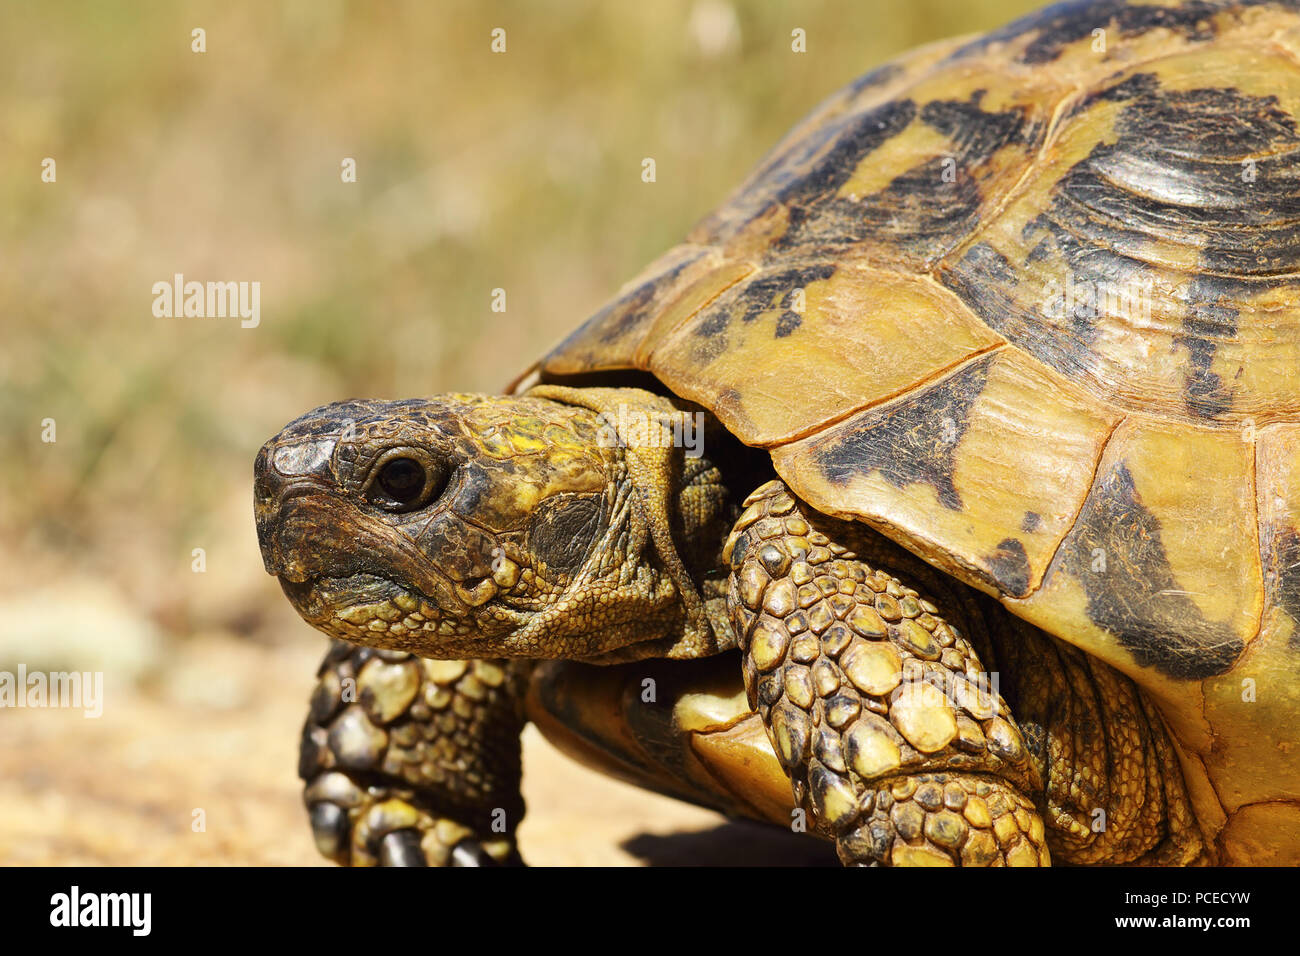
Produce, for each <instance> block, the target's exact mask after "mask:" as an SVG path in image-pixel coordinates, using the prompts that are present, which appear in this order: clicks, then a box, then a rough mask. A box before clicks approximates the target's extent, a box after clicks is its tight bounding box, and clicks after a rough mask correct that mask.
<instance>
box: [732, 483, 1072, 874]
mask: <svg viewBox="0 0 1300 956" xmlns="http://www.w3.org/2000/svg"><path fill="white" fill-rule="evenodd" d="M746 504H747V506H748V507H747V510H746V511H745V513H744V514H742V515H741V517H740V519H739V520H738V522H737V524H736V527H735V530H734V531H733V532H732V536H731V539H730V540H729V541H728V544H727V550H726V552H724V560H726V561H729V563H730V567H731V571H732V576H731V593H730V598H729V606H730V609H731V617H732V623H733V626H734V627H735V629H736V634H737V637H738V638H739V640H740V646H741V649H742V651H743V653H744V678H745V687H746V689H747V691H748V693H749V698H750V703H751V706H754V707H755V708H756V709H757V711H758V713H759V714H760V716H761V717H762V718H763V720H764V722H765V723H766V725H767V727H768V734H769V736H770V738H771V740H772V744H773V746H774V747H775V749H776V753H777V757H778V759H779V760H780V761H781V764H782V766H783V767H784V768H785V770H786V772H787V773H789V774H790V778H791V780H792V782H793V784H794V798H795V803H796V805H798V806H800V807H802V808H804V810H805V811H806V812H808V813H809V814H811V816H812V818H813V820H814V822H815V824H816V825H817V826H818V827H819V828H820V829H821V830H822V831H823V832H825V833H826V834H827V835H828V836H831V837H832V838H833V839H834V840H835V841H836V845H837V848H838V852H839V855H840V859H841V861H842V862H844V863H845V864H859V865H882V864H883V865H947V866H951V865H954V864H961V865H994V866H999V865H1028V866H1038V865H1046V864H1047V863H1048V862H1049V854H1048V850H1047V844H1046V841H1045V838H1044V827H1043V821H1042V818H1041V817H1040V816H1039V813H1038V811H1037V809H1036V808H1035V801H1034V799H1032V797H1037V796H1039V795H1040V794H1041V790H1042V782H1041V780H1040V778H1039V774H1038V771H1037V769H1036V767H1035V766H1034V764H1033V762H1032V761H1031V759H1030V755H1029V753H1028V751H1027V750H1026V748H1025V745H1024V741H1023V739H1022V737H1021V734H1020V730H1019V728H1018V727H1017V725H1016V722H1015V720H1014V719H1013V718H1012V717H1011V714H1010V712H1009V711H1008V709H1007V707H1006V704H1005V703H1004V702H1003V700H1002V699H1001V697H1000V696H998V695H997V694H996V693H995V692H993V691H992V690H991V683H992V681H991V679H990V677H989V676H988V675H986V674H985V672H984V667H983V664H982V663H981V661H980V658H979V656H978V655H977V653H976V650H975V649H974V648H973V647H972V646H971V644H970V642H968V641H967V639H966V638H965V637H964V636H963V635H962V633H961V632H960V631H959V630H958V628H957V627H956V626H954V621H956V620H962V618H961V617H960V615H961V614H962V605H961V600H960V599H958V598H949V599H948V600H945V599H944V598H943V597H941V596H940V593H939V591H941V590H942V587H941V585H939V584H938V576H937V575H935V574H934V573H933V572H932V571H927V569H925V568H922V567H921V565H922V562H920V561H919V560H917V559H915V558H912V557H911V556H909V555H907V554H906V553H905V552H904V551H902V549H899V548H896V547H894V546H893V545H891V544H890V543H889V542H887V541H885V540H884V539H883V538H881V537H880V536H878V535H874V534H873V533H872V532H870V531H868V530H867V529H865V528H862V527H861V526H858V525H855V524H853V523H850V522H843V521H836V520H834V519H828V518H826V517H824V516H823V515H820V514H818V513H817V512H816V511H815V510H814V509H812V508H809V507H806V506H804V505H803V504H802V503H801V502H799V501H798V500H797V499H796V498H795V497H794V496H793V495H792V494H791V493H790V492H788V491H787V490H786V488H785V486H784V485H783V484H782V483H781V482H769V483H768V484H766V485H764V486H763V487H762V488H760V489H759V490H758V491H756V492H755V493H754V494H753V495H751V496H750V497H749V499H748V500H747V502H746ZM850 548H852V549H853V550H850ZM920 582H933V583H934V584H935V588H937V590H936V589H932V588H930V587H928V586H927V585H926V584H923V587H926V590H927V591H928V592H929V593H927V594H922V593H920V591H919V589H918V588H917V587H914V586H913V584H914V583H920ZM931 600H934V601H940V602H941V603H943V604H944V605H945V611H949V612H953V613H955V614H956V615H958V616H957V617H952V618H950V619H949V620H945V619H944V617H943V616H942V615H941V613H940V610H939V606H937V605H936V604H934V603H931ZM954 605H956V606H954Z"/></svg>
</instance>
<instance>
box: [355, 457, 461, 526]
mask: <svg viewBox="0 0 1300 956" xmlns="http://www.w3.org/2000/svg"><path fill="white" fill-rule="evenodd" d="M444 479H445V473H444V470H443V469H441V468H439V467H438V466H437V465H436V464H434V463H433V462H430V461H426V460H424V456H423V455H417V453H415V452H414V451H413V450H412V449H400V450H396V451H392V452H389V453H388V454H387V455H385V456H384V457H383V458H381V459H380V461H379V463H378V465H377V467H376V469H375V471H374V472H373V473H372V478H371V480H370V481H369V482H368V483H367V488H366V497H367V498H369V499H370V500H371V501H372V502H373V503H375V504H377V505H378V506H379V507H381V508H383V509H384V510H385V511H392V512H397V513H401V512H405V511H415V510H416V509H417V508H423V507H424V506H425V505H426V504H428V503H429V501H430V500H432V498H433V496H434V495H435V494H436V493H437V492H439V491H441V490H442V485H443V484H444Z"/></svg>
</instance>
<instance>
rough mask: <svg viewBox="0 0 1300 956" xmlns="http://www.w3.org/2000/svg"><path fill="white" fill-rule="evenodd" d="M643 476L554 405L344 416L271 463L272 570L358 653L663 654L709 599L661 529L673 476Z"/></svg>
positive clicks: (436, 406)
mask: <svg viewBox="0 0 1300 956" xmlns="http://www.w3.org/2000/svg"><path fill="white" fill-rule="evenodd" d="M646 397H647V398H651V399H652V398H653V396H648V395H647V396H646ZM638 462H639V459H638V458H637V456H636V455H632V454H629V453H628V449H627V448H626V447H623V446H622V445H621V443H620V441H619V440H618V438H617V435H615V434H612V433H611V429H610V427H609V425H608V424H607V423H606V419H604V418H602V416H601V414H600V413H599V412H597V411H595V410H593V409H591V408H585V407H580V406H578V405H574V404H568V403H565V402H562V401H555V400H552V399H548V398H540V397H529V396H523V397H509V398H501V397H491V396H483V395H446V396H441V397H438V398H433V399H420V400H408V401H348V402H340V403H336V404H332V405H326V406H323V407H321V408H318V409H316V410H314V411H312V412H309V413H307V414H306V415H304V416H302V417H301V418H298V419H297V420H295V421H293V422H291V423H290V424H289V425H287V426H286V427H285V428H284V429H283V430H282V431H281V432H280V433H279V434H278V435H276V436H275V437H274V438H272V439H271V440H270V441H269V442H267V443H266V444H265V445H264V446H263V447H262V449H261V451H260V452H259V453H258V456H257V461H256V464H255V490H254V509H255V513H256V520H257V531H258V539H259V542H260V545H261V550H262V557H263V561H264V562H265V565H266V569H267V571H268V572H269V573H271V574H273V575H276V576H277V577H278V578H279V579H280V583H281V585H282V587H283V589H284V591H285V594H286V595H287V596H288V598H289V600H290V602H291V603H292V604H293V605H294V607H295V608H296V609H297V611H298V612H299V614H301V615H302V617H303V618H304V619H305V620H307V621H308V623H310V624H312V625H313V626H314V627H316V628H318V629H319V630H321V631H324V632H325V633H326V634H329V635H331V636H334V637H339V638H343V639H345V640H349V641H353V642H355V643H360V644H366V645H371V646H376V647H381V648H389V649H394V650H404V651H411V652H414V653H417V654H420V655H422V656H425V657H511V656H519V657H539V658H542V657H550V658H554V657H567V658H584V659H594V658H602V657H607V656H609V655H610V654H611V653H613V654H616V655H617V654H619V653H620V652H622V653H623V656H646V655H647V654H649V653H650V647H651V645H654V644H655V639H661V640H662V639H664V638H665V636H666V635H668V634H671V633H676V634H677V635H678V636H680V635H681V633H682V630H683V625H682V618H683V610H684V606H685V607H686V608H687V610H688V611H689V607H690V606H692V605H693V603H698V595H696V596H695V597H694V601H693V602H692V599H691V597H687V598H686V599H685V601H684V599H683V597H682V594H681V592H682V590H683V589H688V590H692V593H693V589H692V587H691V584H690V582H689V580H688V579H687V578H686V576H685V575H683V574H681V573H680V569H681V562H680V560H678V559H677V557H676V554H675V551H674V553H672V554H665V553H664V548H665V547H667V549H668V550H669V551H673V544H672V541H671V536H666V535H663V534H656V533H655V532H656V526H658V525H661V524H662V521H663V518H664V515H663V513H662V512H663V510H664V507H667V504H666V500H667V499H666V488H664V487H655V486H658V485H663V484H664V481H665V480H666V479H664V477H663V473H655V472H653V471H651V472H650V473H648V474H647V473H646V472H645V469H644V468H638V467H637V466H638ZM629 466H631V467H629ZM638 475H640V476H641V477H638ZM639 486H640V487H639ZM656 502H658V503H660V504H661V505H663V506H662V507H658V508H657V507H656ZM675 572H676V573H675ZM632 645H636V646H637V647H640V648H642V650H641V651H640V652H635V653H632V654H630V655H629V654H628V653H627V652H626V650H625V649H627V648H629V647H630V646H632Z"/></svg>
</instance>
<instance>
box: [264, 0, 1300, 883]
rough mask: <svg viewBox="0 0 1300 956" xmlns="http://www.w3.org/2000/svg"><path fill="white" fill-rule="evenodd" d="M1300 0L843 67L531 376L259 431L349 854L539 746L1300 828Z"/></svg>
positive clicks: (1257, 844)
mask: <svg viewBox="0 0 1300 956" xmlns="http://www.w3.org/2000/svg"><path fill="white" fill-rule="evenodd" d="M1297 115H1300V15H1298V14H1297V4H1296V3H1295V2H1294V0H1192V2H1186V3H1177V2H1168V3H1163V2H1145V0H1144V2H1133V3H1129V2H1123V0H1085V2H1072V3H1066V4H1061V5H1057V6H1052V7H1048V8H1046V9H1044V10H1042V11H1040V12H1037V13H1034V14H1032V15H1030V16H1027V17H1025V18H1024V19H1021V20H1018V21H1016V22H1014V23H1012V24H1011V25H1009V26H1007V27H1005V28H1002V29H1000V30H997V31H995V32H992V33H989V34H987V35H984V36H981V37H978V38H974V39H971V38H962V39H956V40H951V41H947V42H941V43H938V44H935V45H931V46H926V47H923V48H921V49H919V50H917V51H915V52H912V53H910V54H908V55H905V56H904V57H902V58H901V59H899V60H897V61H896V62H893V63H890V64H889V65H887V66H883V67H881V68H879V69H876V70H874V71H873V72H870V73H868V74H867V75H866V76H864V77H863V78H861V79H859V80H858V81H856V82H854V83H852V84H851V85H850V86H848V87H847V88H845V89H843V90H842V91H840V92H838V93H836V94H834V95H833V96H831V98H830V99H829V100H827V101H826V102H824V103H823V104H822V105H821V106H820V107H818V108H817V109H816V110H815V111H814V112H813V113H812V114H811V115H810V116H809V117H808V118H807V119H805V120H804V121H803V122H802V123H801V124H799V125H798V126H797V127H796V128H795V129H794V130H793V131H792V132H791V133H790V134H789V135H788V136H787V137H786V138H785V139H784V140H783V141H782V142H781V143H780V144H778V145H777V147H776V148H775V149H774V150H773V151H772V152H771V153H770V154H769V155H768V156H767V157H766V158H765V159H764V160H763V161H762V162H761V163H760V165H759V166H758V168H757V170H756V171H755V172H753V173H752V174H751V175H750V177H749V178H748V179H747V180H746V181H745V182H744V183H743V184H742V185H741V186H740V187H739V189H738V190H737V191H736V192H735V193H734V194H733V195H732V196H731V198H730V199H729V200H728V201H727V202H726V203H725V204H724V205H723V206H722V207H721V208H720V209H719V210H718V211H716V212H714V213H713V214H711V215H709V216H708V217H707V218H705V219H704V220H703V221H702V222H701V223H700V224H699V225H698V226H697V227H696V228H695V229H694V230H693V231H692V232H691V233H690V234H689V236H688V237H687V239H686V241H685V242H684V243H682V244H681V245H678V246H677V247H675V248H673V249H671V250H670V251H668V252H667V253H666V254H664V255H663V256H662V257H661V258H660V259H658V260H657V261H655V262H654V263H653V264H652V265H650V266H649V268H648V269H647V270H646V271H645V272H644V273H643V274H642V275H641V276H640V277H638V278H636V279H634V280H633V281H632V282H631V283H629V284H628V285H627V286H625V287H624V290H623V291H622V292H621V293H620V294H619V295H618V297H617V298H616V299H615V300H614V301H613V302H612V303H611V304H609V305H608V306H606V307H605V308H603V309H602V310H601V311H599V312H597V313H596V314H595V315H594V316H593V317H592V318H590V319H589V320H588V321H587V322H586V323H585V324H584V325H582V326H581V327H580V328H578V329H577V331H575V332H574V333H573V334H571V335H570V336H569V337H567V338H566V339H564V340H563V341H562V342H561V343H560V344H559V345H557V346H556V347H555V348H553V349H552V350H551V351H550V352H549V353H548V354H546V355H545V356H544V357H543V358H542V359H541V360H540V361H538V362H537V363H536V364H535V365H534V366H533V367H532V368H531V369H528V370H527V371H525V372H524V373H523V374H522V375H521V376H520V377H519V378H518V379H516V380H515V382H514V384H513V385H512V386H511V387H509V388H508V389H507V391H506V394H504V395H501V396H488V395H469V394H448V395H442V396H438V397H434V398H427V399H412V400H405V401H371V400H356V401H346V402H339V403H336V404H331V405H327V406H324V407H322V408H318V409H316V410H314V411H312V412H309V413H308V414H306V415H304V416H303V417H301V418H299V419H297V420H296V421H294V422H292V423H291V424H289V425H288V426H286V427H285V429H284V430H283V431H281V432H280V433H279V434H278V435H277V436H276V437H274V438H273V439H271V440H270V441H269V442H268V443H267V444H266V445H265V446H264V447H263V448H262V449H261V451H260V453H259V455H258V456H257V461H256V466H255V470H256V475H255V511H256V519H257V528H258V533H259V540H260V544H261V548H262V553H263V556H264V560H265V564H266V568H267V570H268V571H269V572H270V573H271V574H273V575H277V576H278V577H279V580H280V582H281V584H282V586H283V590H284V592H285V594H286V595H287V596H288V598H289V600H290V601H291V602H292V604H293V605H294V607H295V608H296V609H297V610H298V611H299V613H300V614H301V616H302V617H303V618H304V619H305V620H306V621H308V622H309V623H310V624H312V625H314V626H315V627H316V628H318V629H320V630H321V631H323V632H324V633H325V634H327V635H329V636H330V637H331V638H333V642H332V645H331V647H330V650H329V652H328V655H327V656H326V658H325V661H324V663H323V664H322V667H321V670H320V672H319V682H318V685H317V687H316V690H315V693H314V696H313V698H312V701H311V707H310V714H309V716H308V719H307V723H306V726H305V728H304V732H303V739H302V751H301V766H300V771H301V775H302V776H303V778H304V780H305V781H306V790H305V800H306V804H307V806H308V808H309V815H310V819H311V824H312V827H313V830H314V833H315V838H316V842H317V846H318V847H319V849H320V850H321V852H322V853H324V854H325V855H326V856H327V857H330V858H332V859H334V860H336V861H339V862H344V863H352V864H376V863H378V864H386V865H444V864H451V865H475V864H489V863H511V862H521V859H520V854H519V851H518V848H517V846H516V842H515V832H516V828H517V826H518V824H519V821H520V818H521V816H522V814H523V809H524V808H523V801H522V798H521V796H520V789H519V785H520V773H521V770H520V746H519V734H520V732H521V729H522V728H523V726H524V725H525V724H526V723H527V722H529V721H531V722H533V723H535V724H536V725H537V726H538V727H539V728H540V729H541V731H542V732H543V734H545V736H546V737H547V738H548V739H550V740H551V741H552V742H553V743H555V744H556V745H557V746H559V747H560V748H561V749H562V750H564V751H565V752H566V753H568V754H570V755H572V756H574V757H575V758H577V759H579V760H581V761H583V762H585V763H587V764H589V765H591V766H595V767H597V768H599V769H601V770H603V771H605V772H608V773H611V774H613V775H616V776H618V777H620V778H622V779H624V780H628V781H632V782H634V783H636V784H638V785H641V786H644V787H647V788H650V789H653V790H655V791H658V792H660V793H664V794H669V795H671V796H675V797H678V798H681V799H683V800H688V801H692V802H694V803H697V804H700V805H703V806H706V807H712V808H715V809H717V810H720V811H722V812H724V813H727V814H731V815H733V816H737V817H742V818H750V819H756V820H761V821H766V822H769V823H772V824H776V825H779V826H783V827H788V828H791V829H793V830H795V831H797V832H803V833H807V834H808V835H809V836H810V837H818V838H822V839H824V840H828V841H832V842H833V843H834V846H835V850H836V853H837V854H838V856H839V858H840V860H841V862H843V863H845V864H850V865H931V864H933V865H954V864H956V865H994V866H997V865H1030V866H1033V865H1045V864H1048V863H1049V862H1055V863H1069V864H1120V863H1153V864H1193V863H1197V864H1207V863H1209V864H1214V863H1221V864H1231V863H1244V862H1252V863H1274V864H1276V863H1296V862H1297V861H1300V746H1298V745H1297V729H1296V728H1297V719H1296V718H1297V716H1298V715H1300V681H1297V680H1296V674H1297V671H1298V670H1300V628H1298V627H1297V622H1300V570H1297V569H1300V295H1298V290H1300V285H1298V279H1297V275H1298V273H1297V269H1298V267H1300V226H1298V225H1297V223H1300V164H1297V162H1296V156H1297V150H1298V149H1300V132H1298V131H1297V127H1296V117H1297Z"/></svg>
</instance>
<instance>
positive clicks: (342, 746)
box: [298, 640, 526, 866]
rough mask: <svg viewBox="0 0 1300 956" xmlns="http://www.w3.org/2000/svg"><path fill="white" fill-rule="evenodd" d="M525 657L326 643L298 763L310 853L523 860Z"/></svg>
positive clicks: (397, 860) (442, 861)
mask: <svg viewBox="0 0 1300 956" xmlns="http://www.w3.org/2000/svg"><path fill="white" fill-rule="evenodd" d="M525 666H526V665H521V664H519V663H514V662H508V661H488V660H473V661H436V660H424V659H422V658H418V657H413V656H412V655H410V654H404V653H400V652H394V651H377V650H374V649H371V648H363V647H357V646H355V645H352V644H349V643H347V642H345V641H339V640H334V641H331V646H330V650H329V652H328V653H327V654H326V656H325V660H324V661H323V662H322V663H321V667H320V671H319V672H318V674H319V681H318V683H317V685H316V691H315V693H314V694H313V696H312V702H311V710H310V712H309V714H308V717H307V723H306V725H305V726H304V727H303V732H302V752H301V757H300V761H299V767H298V773H299V776H301V777H302V779H303V781H304V782H305V783H306V789H305V791H304V793H303V799H304V801H305V803H306V804H307V808H308V812H309V814H310V816H311V825H312V831H313V833H314V835H315V838H316V846H317V848H318V849H319V850H320V851H321V853H322V854H323V855H325V856H326V857H328V858H330V859H331V860H334V861H335V862H337V863H342V864H352V865H356V866H373V865H376V864H379V865H385V866H476V865H481V864H492V863H520V862H522V861H521V860H520V859H519V854H518V851H517V850H516V848H515V837H514V834H515V829H516V828H517V827H518V826H519V822H520V820H521V819H522V817H523V814H524V801H523V797H522V796H521V794H520V790H519V781H520V758H519V734H520V731H521V730H522V729H523V724H524V720H523V717H522V711H521V705H520V699H521V692H522V690H523V687H522V684H523V680H524V678H525V671H524V667H525Z"/></svg>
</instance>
